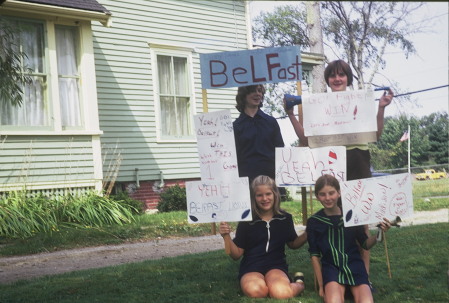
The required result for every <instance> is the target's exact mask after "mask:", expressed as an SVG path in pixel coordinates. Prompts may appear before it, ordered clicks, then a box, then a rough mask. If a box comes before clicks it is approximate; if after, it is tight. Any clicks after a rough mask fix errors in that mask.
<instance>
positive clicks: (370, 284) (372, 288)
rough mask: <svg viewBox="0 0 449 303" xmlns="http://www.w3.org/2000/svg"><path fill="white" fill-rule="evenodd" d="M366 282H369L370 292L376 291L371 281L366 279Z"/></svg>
mask: <svg viewBox="0 0 449 303" xmlns="http://www.w3.org/2000/svg"><path fill="white" fill-rule="evenodd" d="M368 282H369V288H370V289H371V292H372V293H375V292H376V289H375V288H374V286H373V283H371V281H370V280H368Z"/></svg>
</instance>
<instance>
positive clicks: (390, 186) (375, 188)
mask: <svg viewBox="0 0 449 303" xmlns="http://www.w3.org/2000/svg"><path fill="white" fill-rule="evenodd" d="M340 187H341V201H342V205H343V219H344V224H345V226H355V225H364V224H371V223H377V222H380V221H382V219H383V218H387V219H389V220H392V219H394V218H396V216H399V217H401V219H403V218H406V217H409V216H411V215H412V214H413V196H412V182H411V175H410V174H407V173H405V174H397V175H389V176H382V177H376V178H369V179H360V180H352V181H346V182H342V183H341V185H340Z"/></svg>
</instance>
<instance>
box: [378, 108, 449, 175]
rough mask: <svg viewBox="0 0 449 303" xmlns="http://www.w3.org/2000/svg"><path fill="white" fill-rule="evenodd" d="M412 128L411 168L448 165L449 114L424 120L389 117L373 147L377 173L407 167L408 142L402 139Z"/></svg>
mask: <svg viewBox="0 0 449 303" xmlns="http://www.w3.org/2000/svg"><path fill="white" fill-rule="evenodd" d="M408 125H410V139H409V140H410V166H411V167H416V166H423V165H431V164H445V163H448V150H449V138H448V137H449V129H448V114H447V113H433V114H431V115H429V116H424V117H422V118H420V119H419V118H416V117H411V118H407V117H406V116H399V117H387V118H386V119H385V126H384V131H383V133H382V136H381V138H380V140H379V141H378V142H377V143H376V144H370V151H371V157H372V159H371V163H372V164H373V167H374V168H375V169H376V170H385V169H394V168H404V167H407V165H408V141H403V142H401V141H400V138H401V137H402V135H403V134H404V132H405V131H407V129H408Z"/></svg>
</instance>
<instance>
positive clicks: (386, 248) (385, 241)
mask: <svg viewBox="0 0 449 303" xmlns="http://www.w3.org/2000/svg"><path fill="white" fill-rule="evenodd" d="M382 237H383V239H384V246H385V256H386V258H387V269H388V277H389V278H390V279H391V269H390V257H389V256H388V247H387V237H386V235H385V232H384V231H383V230H382Z"/></svg>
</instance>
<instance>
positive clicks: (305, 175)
mask: <svg viewBox="0 0 449 303" xmlns="http://www.w3.org/2000/svg"><path fill="white" fill-rule="evenodd" d="M325 174H328V175H332V176H334V177H335V178H337V180H339V181H344V180H346V147H344V146H330V147H320V148H309V147H278V148H276V184H277V185H278V186H305V185H314V184H315V181H316V180H317V179H318V178H319V177H321V176H322V175H325Z"/></svg>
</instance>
